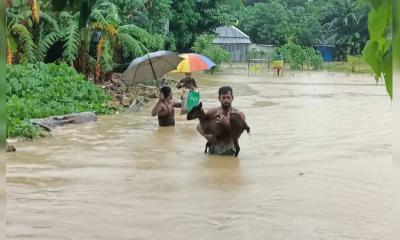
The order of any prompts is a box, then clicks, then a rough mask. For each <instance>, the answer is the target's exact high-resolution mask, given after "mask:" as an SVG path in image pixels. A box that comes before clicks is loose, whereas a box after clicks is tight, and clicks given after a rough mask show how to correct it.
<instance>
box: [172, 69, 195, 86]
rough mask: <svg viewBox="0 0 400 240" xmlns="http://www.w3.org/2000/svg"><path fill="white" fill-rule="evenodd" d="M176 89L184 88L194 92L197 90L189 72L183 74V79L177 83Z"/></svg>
mask: <svg viewBox="0 0 400 240" xmlns="http://www.w3.org/2000/svg"><path fill="white" fill-rule="evenodd" d="M176 88H178V89H180V88H186V89H191V90H194V89H195V88H197V82H196V80H195V79H194V78H192V74H191V73H190V72H186V73H185V78H182V79H181V80H180V81H179V83H178V84H177V85H176Z"/></svg>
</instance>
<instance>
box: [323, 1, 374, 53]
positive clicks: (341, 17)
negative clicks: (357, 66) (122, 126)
mask: <svg viewBox="0 0 400 240" xmlns="http://www.w3.org/2000/svg"><path fill="white" fill-rule="evenodd" d="M336 9H337V11H336V16H335V17H334V18H333V19H332V20H331V21H330V22H328V23H326V24H325V25H324V26H323V27H324V29H325V31H326V34H327V36H329V37H332V38H334V39H335V42H336V45H337V46H338V49H344V51H343V52H342V54H343V56H342V57H345V56H346V55H348V54H351V55H360V54H361V51H362V49H363V47H364V45H365V43H366V41H367V40H368V25H367V19H368V7H367V6H366V5H364V6H359V4H358V3H357V1H355V0H341V1H338V4H337V5H336Z"/></svg>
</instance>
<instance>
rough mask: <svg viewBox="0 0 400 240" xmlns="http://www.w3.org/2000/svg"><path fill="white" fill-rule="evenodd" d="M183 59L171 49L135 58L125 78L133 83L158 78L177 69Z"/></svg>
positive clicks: (126, 71)
mask: <svg viewBox="0 0 400 240" xmlns="http://www.w3.org/2000/svg"><path fill="white" fill-rule="evenodd" d="M182 60H183V58H182V57H180V56H178V54H176V53H174V52H171V51H165V50H161V51H157V52H151V53H148V54H146V55H144V56H142V57H138V58H135V59H134V60H133V61H132V62H131V63H130V64H129V66H128V68H127V69H126V70H125V72H124V74H123V79H124V80H126V81H130V82H132V83H140V82H144V81H146V80H151V79H155V80H156V81H157V82H158V78H160V77H162V76H163V75H164V74H166V73H168V72H170V71H171V70H174V69H176V66H177V65H178V63H180V62H181V61H182Z"/></svg>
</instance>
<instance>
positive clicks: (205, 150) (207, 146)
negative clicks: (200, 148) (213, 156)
mask: <svg viewBox="0 0 400 240" xmlns="http://www.w3.org/2000/svg"><path fill="white" fill-rule="evenodd" d="M207 148H210V142H208V141H207V143H206V148H205V149H204V153H207Z"/></svg>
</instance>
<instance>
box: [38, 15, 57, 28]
mask: <svg viewBox="0 0 400 240" xmlns="http://www.w3.org/2000/svg"><path fill="white" fill-rule="evenodd" d="M39 16H40V19H43V20H45V21H46V22H48V23H49V24H50V25H51V27H52V28H53V29H54V30H55V31H57V32H58V31H59V30H60V28H59V26H58V22H57V20H56V19H55V18H54V17H53V16H52V15H50V14H48V13H46V12H40V13H39Z"/></svg>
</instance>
